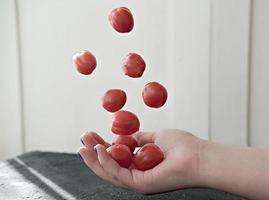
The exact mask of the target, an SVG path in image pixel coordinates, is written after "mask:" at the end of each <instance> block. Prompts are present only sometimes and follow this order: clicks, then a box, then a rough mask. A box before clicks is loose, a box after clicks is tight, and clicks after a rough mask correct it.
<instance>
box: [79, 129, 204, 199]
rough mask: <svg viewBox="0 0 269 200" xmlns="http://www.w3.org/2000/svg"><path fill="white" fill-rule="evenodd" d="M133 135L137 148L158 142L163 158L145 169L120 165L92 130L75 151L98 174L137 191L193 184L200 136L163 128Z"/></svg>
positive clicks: (197, 168) (196, 176) (195, 180)
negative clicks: (77, 150) (127, 167)
mask: <svg viewBox="0 0 269 200" xmlns="http://www.w3.org/2000/svg"><path fill="white" fill-rule="evenodd" d="M133 136H134V138H135V139H136V140H137V142H138V145H139V146H140V147H141V146H143V145H144V144H147V143H155V144H156V145H158V146H159V147H160V148H161V150H162V151H163V153H164V157H165V158H164V160H163V161H162V162H161V163H160V164H158V165H157V166H155V167H154V168H152V169H149V170H147V171H140V170H137V169H135V168H133V167H132V166H131V167H130V168H129V169H126V168H122V167H120V166H119V165H118V163H117V162H116V161H115V160H113V159H112V158H111V157H110V156H109V154H108V153H107V152H106V148H107V147H108V146H110V144H108V143H107V142H105V141H104V140H103V139H102V138H101V137H100V136H99V135H98V134H96V133H94V132H89V133H86V134H84V135H83V136H82V138H81V139H82V141H83V143H84V144H85V146H84V147H81V148H80V149H79V153H80V155H81V156H82V158H83V160H84V162H85V163H86V165H87V166H88V167H89V168H90V169H92V170H93V171H94V172H95V173H96V174H97V175H98V176H100V177H101V178H103V179H104V180H106V181H108V182H111V183H112V184H114V185H116V186H119V187H123V188H127V189H130V190H134V191H137V192H139V193H143V194H150V193H159V192H164V191H169V190H175V189H180V188H185V187H193V186H197V184H198V182H199V181H198V179H199V145H200V142H201V141H202V140H201V139H199V138H197V137H195V136H193V135H192V134H190V133H187V132H185V131H181V130H175V129H164V130H161V131H158V132H156V133H149V132H137V133H135V134H134V135H133ZM94 148H95V150H96V152H97V154H96V153H95V151H94V150H93V149H94ZM97 155H98V156H97Z"/></svg>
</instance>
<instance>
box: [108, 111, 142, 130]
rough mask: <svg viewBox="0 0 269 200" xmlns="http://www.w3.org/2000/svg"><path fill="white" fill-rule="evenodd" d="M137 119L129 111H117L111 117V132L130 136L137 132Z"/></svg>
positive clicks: (138, 125) (138, 124)
mask: <svg viewBox="0 0 269 200" xmlns="http://www.w3.org/2000/svg"><path fill="white" fill-rule="evenodd" d="M139 127H140V122H139V119H138V117H137V116H136V115H135V114H134V113H132V112H129V111H125V110H119V111H117V112H115V113H114V115H113V117H112V127H111V131H112V132H113V133H115V134H117V135H131V134H133V133H135V132H136V131H138V130H139Z"/></svg>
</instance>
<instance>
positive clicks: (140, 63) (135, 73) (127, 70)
mask: <svg viewBox="0 0 269 200" xmlns="http://www.w3.org/2000/svg"><path fill="white" fill-rule="evenodd" d="M145 68H146V63H145V61H144V60H143V58H142V57H141V56H140V55H138V54H136V53H129V54H128V55H127V56H126V57H125V58H124V59H123V61H122V69H123V71H124V74H125V75H127V76H130V77H132V78H139V77H141V76H142V75H143V72H144V71H145Z"/></svg>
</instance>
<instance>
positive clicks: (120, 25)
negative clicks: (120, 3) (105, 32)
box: [109, 7, 134, 33]
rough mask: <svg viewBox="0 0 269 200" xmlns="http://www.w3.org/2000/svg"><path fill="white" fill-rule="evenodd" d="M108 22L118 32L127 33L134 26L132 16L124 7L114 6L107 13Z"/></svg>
mask: <svg viewBox="0 0 269 200" xmlns="http://www.w3.org/2000/svg"><path fill="white" fill-rule="evenodd" d="M109 22H110V24H111V25H112V27H113V28H114V29H115V30H116V31H117V32H119V33H128V32H130V31H131V30H132V29H133V27H134V18H133V15H132V13H131V11H130V10H129V9H128V8H126V7H119V8H115V9H114V10H112V11H111V13H110V15H109Z"/></svg>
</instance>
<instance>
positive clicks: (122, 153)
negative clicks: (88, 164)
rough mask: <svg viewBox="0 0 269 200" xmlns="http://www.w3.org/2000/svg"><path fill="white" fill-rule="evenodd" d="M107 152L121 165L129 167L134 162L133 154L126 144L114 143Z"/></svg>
mask: <svg viewBox="0 0 269 200" xmlns="http://www.w3.org/2000/svg"><path fill="white" fill-rule="evenodd" d="M107 152H108V154H109V155H110V156H111V158H113V159H114V160H115V161H116V162H117V163H118V164H119V165H120V166H121V167H124V168H128V167H129V166H130V165H131V164H132V154H131V152H130V149H129V147H127V146H126V145H123V144H114V145H112V146H110V147H108V148H107Z"/></svg>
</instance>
